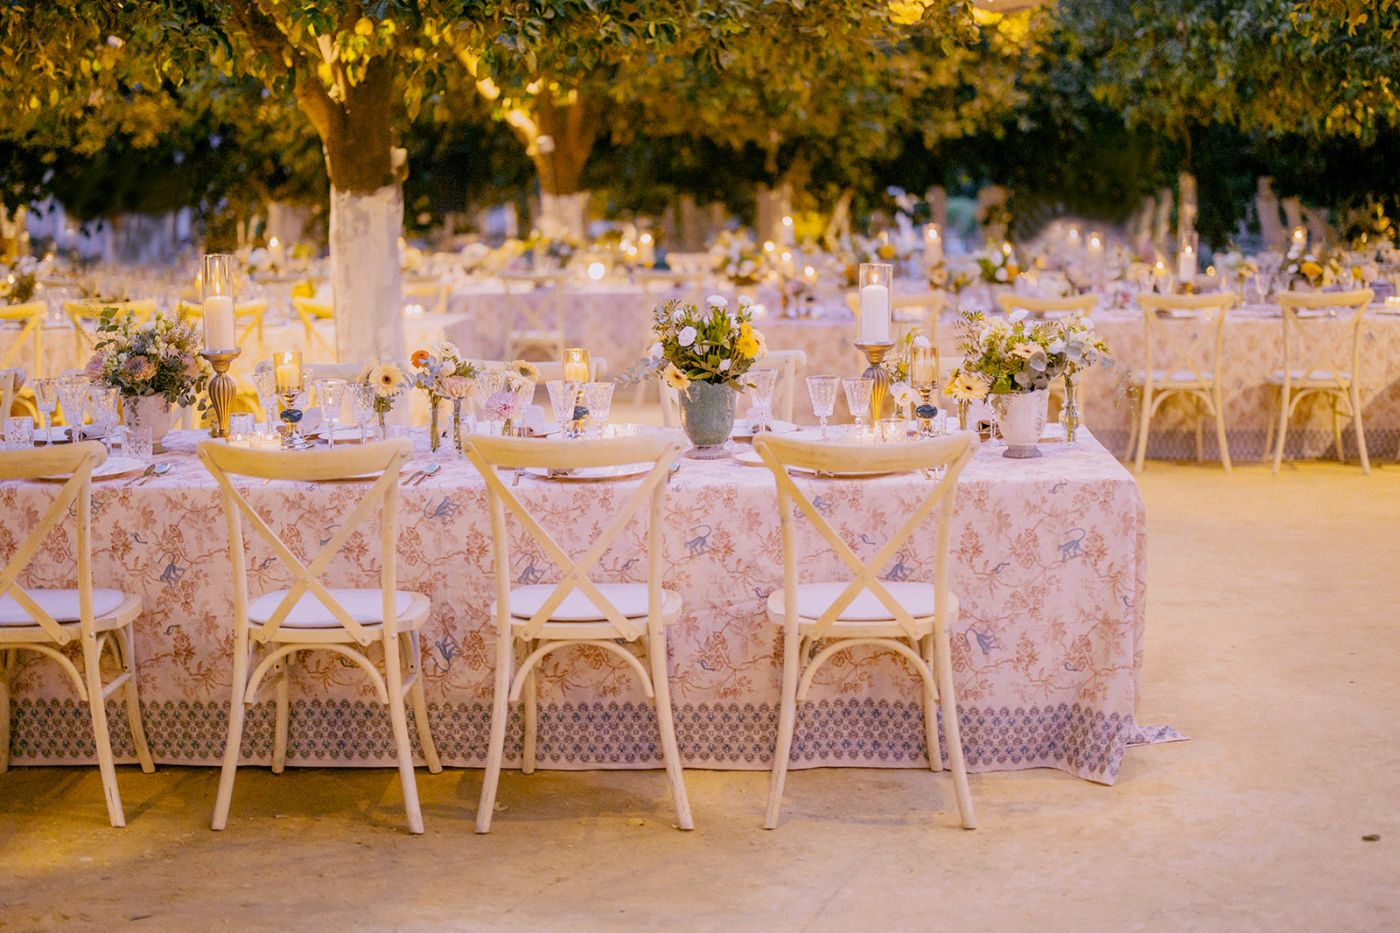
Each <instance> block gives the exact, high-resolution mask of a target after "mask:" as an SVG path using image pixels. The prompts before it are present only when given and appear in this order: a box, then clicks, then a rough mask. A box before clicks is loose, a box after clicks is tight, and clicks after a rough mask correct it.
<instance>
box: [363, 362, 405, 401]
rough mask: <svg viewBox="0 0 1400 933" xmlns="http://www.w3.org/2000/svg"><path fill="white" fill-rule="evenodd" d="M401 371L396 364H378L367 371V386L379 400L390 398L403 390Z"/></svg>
mask: <svg viewBox="0 0 1400 933" xmlns="http://www.w3.org/2000/svg"><path fill="white" fill-rule="evenodd" d="M403 383H404V375H403V370H402V369H400V368H399V364H398V363H380V364H379V365H378V366H375V367H374V368H373V369H371V370H370V371H369V384H370V385H372V386H374V394H375V395H378V396H379V397H380V398H392V397H394V396H395V395H398V393H399V390H400V389H401V388H403Z"/></svg>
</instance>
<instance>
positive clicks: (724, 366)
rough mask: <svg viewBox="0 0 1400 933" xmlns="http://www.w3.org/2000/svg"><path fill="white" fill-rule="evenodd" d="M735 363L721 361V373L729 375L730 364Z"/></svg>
mask: <svg viewBox="0 0 1400 933" xmlns="http://www.w3.org/2000/svg"><path fill="white" fill-rule="evenodd" d="M733 362H734V361H733V360H720V363H719V371H720V372H722V373H727V372H729V364H730V363H733Z"/></svg>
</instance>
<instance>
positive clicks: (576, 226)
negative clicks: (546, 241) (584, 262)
mask: <svg viewBox="0 0 1400 933" xmlns="http://www.w3.org/2000/svg"><path fill="white" fill-rule="evenodd" d="M591 197H592V193H591V192H588V191H573V192H570V193H568V194H550V193H549V192H548V191H542V192H540V215H539V217H538V218H536V222H535V227H536V228H537V229H538V230H539V231H540V232H541V233H543V234H545V235H546V236H562V237H568V238H570V239H573V240H578V241H582V240H584V239H585V234H586V233H587V231H588V201H589V198H591Z"/></svg>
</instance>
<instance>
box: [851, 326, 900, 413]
mask: <svg viewBox="0 0 1400 933" xmlns="http://www.w3.org/2000/svg"><path fill="white" fill-rule="evenodd" d="M856 349H857V350H859V351H860V352H861V353H863V354H865V359H866V361H867V362H868V363H870V365H869V366H868V367H867V368H866V370H865V372H863V373H861V375H862V376H863V377H864V378H866V379H869V380H870V382H871V386H870V423H871V424H872V425H874V424H879V423H880V419H881V418H883V417H885V396H887V395H889V392H890V374H889V372H887V371H886V370H885V367H883V366H881V365H880V364H881V363H882V362H884V359H885V356H886V355H887V354H888V353H889V352H890V351H891V350H893V349H894V343H893V342H887V343H860V342H859V341H857V342H856Z"/></svg>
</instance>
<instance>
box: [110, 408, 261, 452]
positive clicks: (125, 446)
mask: <svg viewBox="0 0 1400 933" xmlns="http://www.w3.org/2000/svg"><path fill="white" fill-rule="evenodd" d="M237 417H238V416H237V415H231V416H229V424H230V425H232V423H233V419H234V418H237ZM244 417H246V418H251V417H253V416H252V415H245V416H244ZM232 431H233V428H232V427H230V428H229V432H230V433H232ZM154 448H155V443H154V438H153V437H152V435H151V429H150V428H147V427H131V426H130V425H128V426H127V428H126V430H125V431H124V432H123V433H122V453H123V454H125V455H126V456H128V457H134V458H135V459H137V460H141V461H143V462H144V461H149V460H150V459H151V454H152V452H153V450H154Z"/></svg>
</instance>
